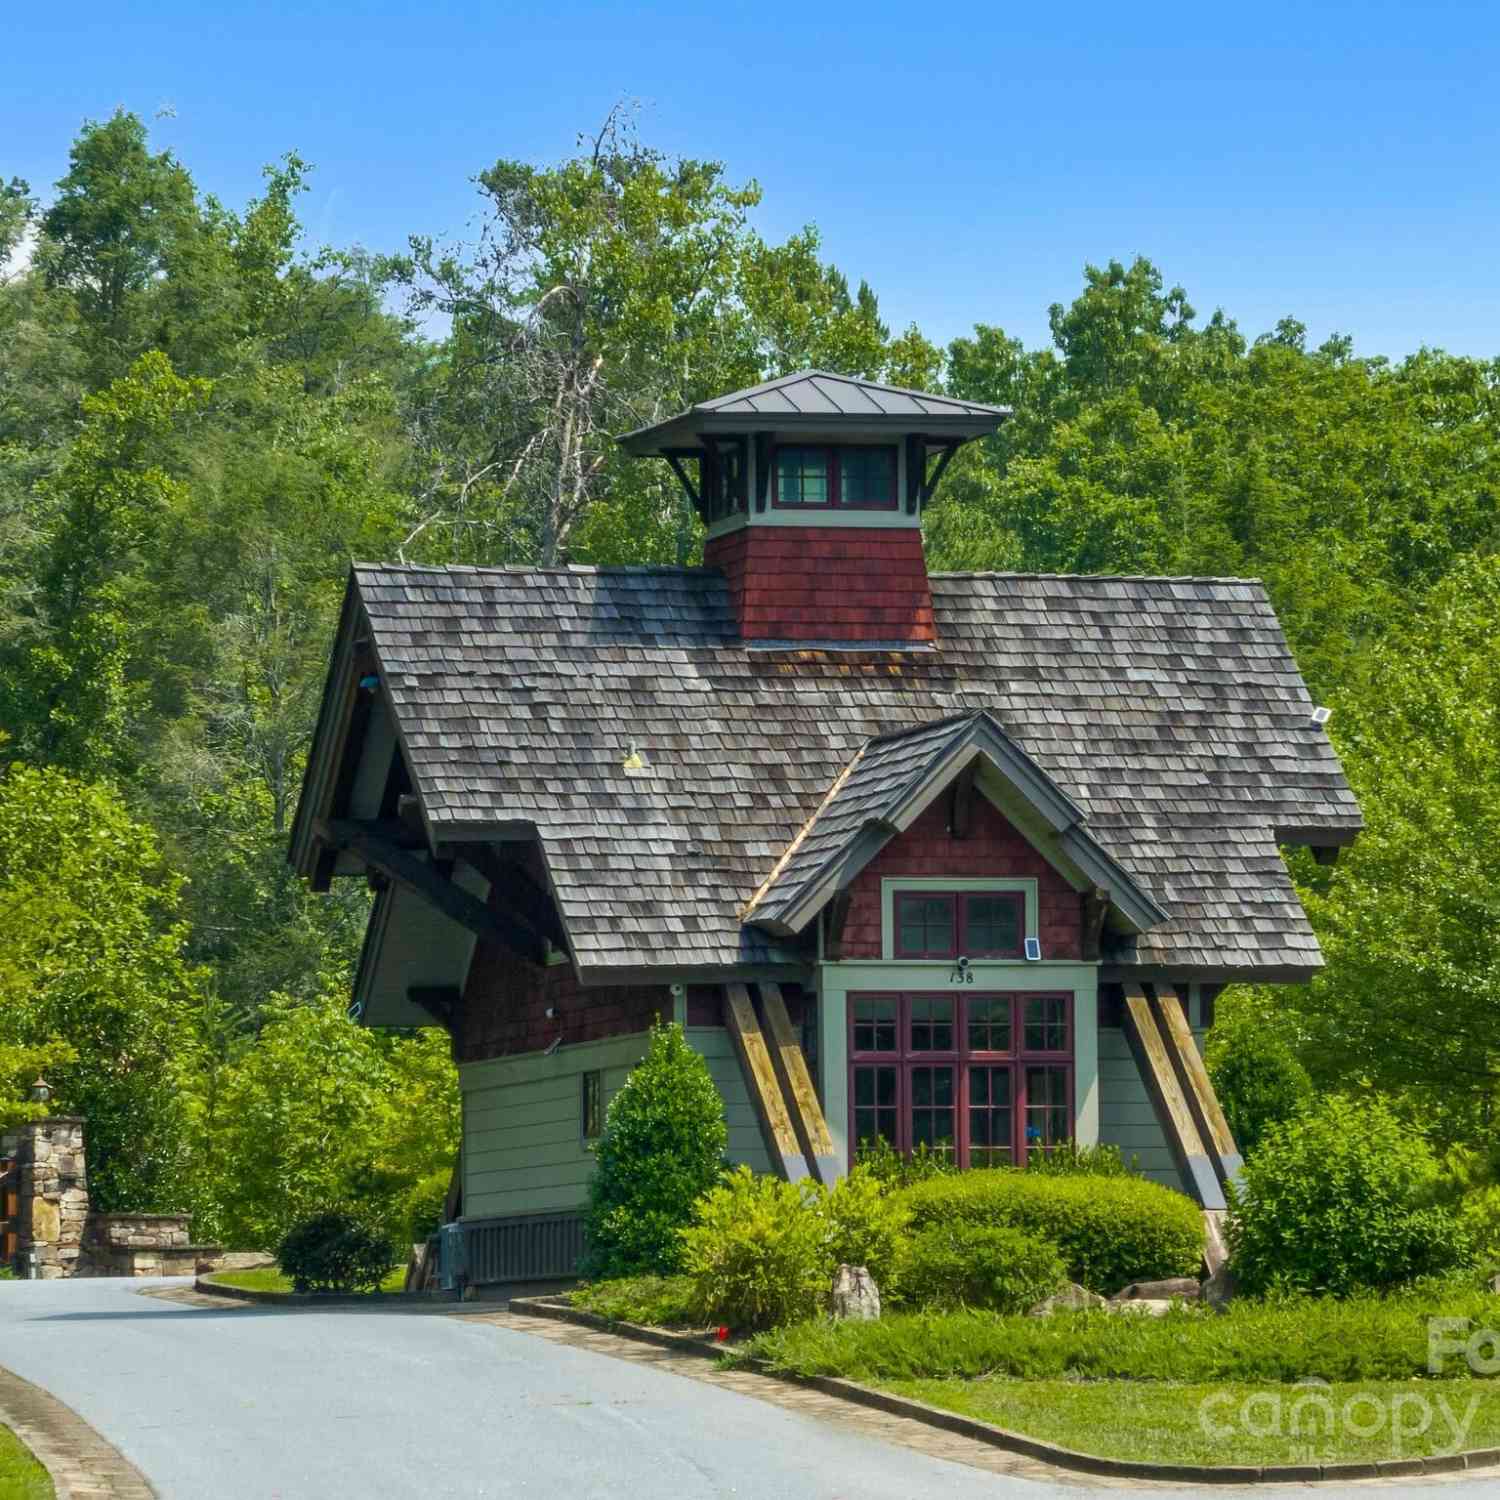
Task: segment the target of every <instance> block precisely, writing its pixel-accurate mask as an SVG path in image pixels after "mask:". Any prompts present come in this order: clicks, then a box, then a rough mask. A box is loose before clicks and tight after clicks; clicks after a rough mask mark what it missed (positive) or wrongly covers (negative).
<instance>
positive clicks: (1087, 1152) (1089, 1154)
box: [1026, 1141, 1134, 1177]
mask: <svg viewBox="0 0 1500 1500" xmlns="http://www.w3.org/2000/svg"><path fill="white" fill-rule="evenodd" d="M1131 1160H1132V1165H1133V1163H1134V1158H1132V1159H1131ZM1026 1170H1027V1171H1028V1172H1031V1173H1032V1174H1034V1175H1039V1176H1042V1177H1130V1176H1132V1175H1133V1173H1132V1169H1131V1167H1127V1166H1126V1165H1125V1158H1124V1157H1123V1156H1121V1155H1120V1148H1119V1147H1118V1146H1080V1145H1079V1144H1078V1143H1077V1142H1076V1141H1064V1142H1063V1143H1062V1144H1061V1145H1060V1146H1054V1147H1053V1148H1052V1150H1051V1151H1033V1152H1031V1153H1029V1154H1028V1155H1027V1158H1026Z"/></svg>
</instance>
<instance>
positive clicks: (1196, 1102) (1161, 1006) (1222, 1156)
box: [1156, 986, 1244, 1183]
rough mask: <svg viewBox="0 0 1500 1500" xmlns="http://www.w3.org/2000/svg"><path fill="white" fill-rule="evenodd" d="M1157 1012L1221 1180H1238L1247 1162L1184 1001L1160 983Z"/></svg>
mask: <svg viewBox="0 0 1500 1500" xmlns="http://www.w3.org/2000/svg"><path fill="white" fill-rule="evenodd" d="M1156 1012H1157V1015H1158V1016H1159V1017H1160V1018H1161V1021H1162V1030H1163V1033H1164V1034H1165V1037H1166V1039H1167V1042H1168V1050H1169V1051H1170V1053H1171V1056H1172V1067H1173V1069H1174V1070H1175V1071H1176V1073H1177V1081H1178V1083H1179V1084H1180V1085H1181V1086H1182V1092H1183V1095H1184V1097H1185V1098H1186V1099H1187V1102H1188V1108H1189V1109H1190V1110H1192V1112H1193V1120H1194V1123H1195V1124H1196V1125H1197V1126H1198V1130H1199V1133H1200V1134H1201V1135H1202V1137H1203V1141H1204V1144H1205V1145H1206V1146H1207V1147H1208V1149H1209V1154H1210V1157H1211V1160H1212V1164H1213V1169H1214V1171H1215V1172H1216V1173H1217V1174H1218V1177H1219V1181H1220V1182H1224V1183H1229V1182H1235V1181H1237V1180H1238V1178H1239V1175H1240V1170H1241V1168H1242V1167H1243V1166H1244V1161H1243V1160H1242V1159H1241V1157H1240V1148H1239V1147H1238V1146H1236V1145H1235V1143H1234V1133H1233V1131H1231V1130H1230V1128H1229V1121H1228V1120H1226V1119H1225V1118H1224V1111H1223V1109H1222V1108H1221V1107H1220V1104H1219V1096H1218V1095H1217V1094H1216V1093H1214V1086H1213V1083H1212V1081H1211V1080H1210V1079H1209V1076H1208V1069H1207V1068H1206V1067H1204V1066H1203V1058H1202V1055H1201V1054H1200V1053H1199V1051H1198V1044H1197V1042H1195V1041H1194V1040H1193V1029H1192V1027H1191V1026H1189V1025H1188V1019H1187V1016H1186V1015H1185V1014H1184V1013H1183V1009H1182V1001H1181V999H1180V998H1179V997H1178V996H1177V995H1176V994H1167V993H1165V992H1164V991H1163V990H1162V989H1161V987H1160V986H1158V987H1157V989H1156Z"/></svg>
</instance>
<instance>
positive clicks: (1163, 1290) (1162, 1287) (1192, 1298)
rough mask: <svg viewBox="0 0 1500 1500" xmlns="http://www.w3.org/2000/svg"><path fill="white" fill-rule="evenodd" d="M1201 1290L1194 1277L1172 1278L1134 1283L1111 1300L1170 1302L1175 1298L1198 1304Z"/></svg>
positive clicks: (1122, 1288) (1122, 1289) (1123, 1288)
mask: <svg viewBox="0 0 1500 1500" xmlns="http://www.w3.org/2000/svg"><path fill="white" fill-rule="evenodd" d="M1200 1290H1201V1288H1200V1287H1199V1285H1198V1282H1197V1280H1196V1278H1194V1277H1192V1276H1171V1277H1168V1278H1167V1280H1165V1281H1132V1282H1131V1283H1130V1285H1129V1286H1127V1287H1121V1289H1120V1290H1119V1291H1118V1292H1116V1293H1115V1294H1114V1296H1113V1297H1111V1298H1110V1299H1109V1300H1110V1301H1111V1302H1170V1301H1171V1300H1172V1299H1173V1298H1174V1297H1176V1298H1179V1299H1180V1300H1181V1301H1183V1302H1196V1301H1197V1300H1198V1295H1199V1292H1200Z"/></svg>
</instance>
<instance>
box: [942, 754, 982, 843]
mask: <svg viewBox="0 0 1500 1500" xmlns="http://www.w3.org/2000/svg"><path fill="white" fill-rule="evenodd" d="M975 769H976V767H975V763H974V762H973V761H971V762H970V763H969V764H968V765H967V766H965V767H964V769H963V770H962V771H960V772H959V773H958V775H957V776H956V777H955V778H954V781H953V788H952V792H951V797H952V800H951V801H950V803H949V804H948V832H949V833H950V834H951V835H952V836H953V837H954V838H956V839H966V838H968V836H969V824H970V822H971V820H972V818H973V813H974V773H975Z"/></svg>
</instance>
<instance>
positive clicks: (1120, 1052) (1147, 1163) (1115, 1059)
mask: <svg viewBox="0 0 1500 1500" xmlns="http://www.w3.org/2000/svg"><path fill="white" fill-rule="evenodd" d="M1193 1040H1194V1041H1195V1042H1197V1044H1198V1050H1199V1051H1200V1052H1201V1051H1202V1050H1203V1032H1202V1031H1201V1030H1199V1029H1197V1028H1194V1030H1193ZM1099 1140H1100V1142H1101V1143H1103V1144H1107V1145H1112V1146H1118V1147H1119V1148H1120V1152H1121V1154H1122V1155H1123V1156H1124V1158H1125V1161H1126V1163H1127V1164H1128V1163H1129V1161H1130V1158H1131V1157H1132V1156H1134V1157H1135V1158H1137V1161H1136V1165H1137V1167H1138V1169H1139V1170H1140V1171H1141V1172H1143V1173H1144V1174H1145V1175H1146V1176H1147V1177H1151V1178H1153V1179H1155V1180H1156V1181H1157V1182H1162V1183H1165V1184H1166V1185H1167V1186H1168V1187H1172V1188H1177V1189H1178V1190H1179V1191H1182V1190H1183V1181H1182V1178H1181V1176H1180V1175H1179V1173H1178V1171H1177V1168H1176V1166H1175V1165H1173V1162H1172V1153H1171V1151H1170V1150H1168V1148H1167V1138H1166V1136H1165V1135H1163V1134H1162V1128H1161V1126H1160V1124H1158V1122H1157V1119H1156V1111H1155V1110H1154V1109H1153V1108H1152V1107H1151V1098H1150V1096H1149V1095H1148V1094H1147V1093H1146V1085H1145V1084H1144V1083H1142V1081H1141V1075H1140V1072H1139V1070H1138V1069H1137V1068H1136V1065H1135V1058H1134V1057H1133V1056H1132V1055H1131V1052H1130V1044H1129V1043H1128V1042H1127V1041H1126V1040H1125V1032H1124V1031H1123V1030H1122V1029H1121V1028H1120V1027H1118V1026H1101V1027H1100V1028H1099Z"/></svg>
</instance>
